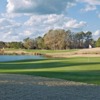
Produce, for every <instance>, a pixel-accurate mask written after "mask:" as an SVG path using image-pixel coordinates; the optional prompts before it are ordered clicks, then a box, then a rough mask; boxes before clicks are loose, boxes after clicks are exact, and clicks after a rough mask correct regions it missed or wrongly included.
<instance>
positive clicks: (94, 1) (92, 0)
mask: <svg viewBox="0 0 100 100" xmlns="http://www.w3.org/2000/svg"><path fill="white" fill-rule="evenodd" d="M77 1H78V2H85V3H87V4H89V5H100V0H77Z"/></svg>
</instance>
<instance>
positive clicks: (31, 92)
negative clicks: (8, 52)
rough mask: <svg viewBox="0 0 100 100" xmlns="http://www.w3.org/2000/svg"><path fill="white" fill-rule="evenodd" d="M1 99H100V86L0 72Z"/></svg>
mask: <svg viewBox="0 0 100 100" xmlns="http://www.w3.org/2000/svg"><path fill="white" fill-rule="evenodd" d="M0 100H100V86H96V85H89V84H85V83H80V82H72V81H65V80H61V79H54V78H45V77H37V76H28V75H16V74H0Z"/></svg>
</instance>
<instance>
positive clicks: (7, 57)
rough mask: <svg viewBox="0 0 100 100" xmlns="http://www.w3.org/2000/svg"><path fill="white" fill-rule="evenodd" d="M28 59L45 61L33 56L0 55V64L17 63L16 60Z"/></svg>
mask: <svg viewBox="0 0 100 100" xmlns="http://www.w3.org/2000/svg"><path fill="white" fill-rule="evenodd" d="M28 59H46V57H43V56H35V55H32V56H31V55H0V62H5V61H17V60H28Z"/></svg>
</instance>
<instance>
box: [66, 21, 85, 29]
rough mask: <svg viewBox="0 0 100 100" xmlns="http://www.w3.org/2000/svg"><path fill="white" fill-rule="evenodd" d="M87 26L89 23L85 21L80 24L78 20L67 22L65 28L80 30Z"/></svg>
mask: <svg viewBox="0 0 100 100" xmlns="http://www.w3.org/2000/svg"><path fill="white" fill-rule="evenodd" d="M85 26H87V23H86V22H84V21H80V22H78V21H77V20H76V19H71V20H69V21H68V22H66V24H65V27H66V28H71V29H80V28H83V27H85Z"/></svg>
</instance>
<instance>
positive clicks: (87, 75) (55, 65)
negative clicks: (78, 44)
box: [0, 57, 100, 85]
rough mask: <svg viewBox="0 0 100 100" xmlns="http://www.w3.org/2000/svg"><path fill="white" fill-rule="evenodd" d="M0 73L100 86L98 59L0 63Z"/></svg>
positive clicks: (83, 58) (99, 63)
mask: <svg viewBox="0 0 100 100" xmlns="http://www.w3.org/2000/svg"><path fill="white" fill-rule="evenodd" d="M0 73H16V74H27V75H36V76H43V77H50V78H60V79H65V80H70V81H78V82H86V83H91V84H99V85H100V58H99V57H97V58H96V57H91V58H85V57H76V58H52V59H42V60H23V61H15V62H1V63H0Z"/></svg>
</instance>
